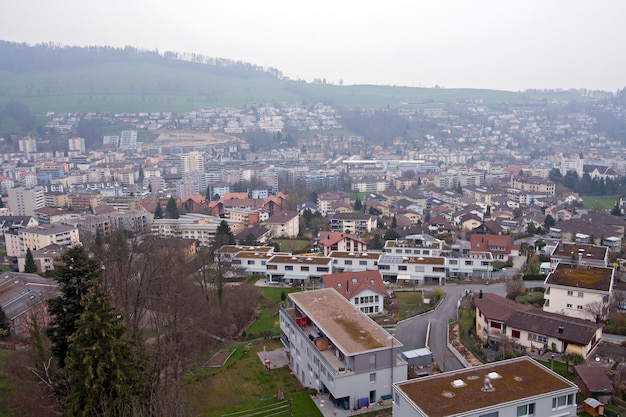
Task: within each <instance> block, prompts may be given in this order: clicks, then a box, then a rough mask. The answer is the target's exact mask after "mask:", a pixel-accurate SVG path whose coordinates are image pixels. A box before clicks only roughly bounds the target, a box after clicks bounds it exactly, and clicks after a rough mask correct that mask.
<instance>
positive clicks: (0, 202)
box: [0, 198, 4, 208]
mask: <svg viewBox="0 0 626 417" xmlns="http://www.w3.org/2000/svg"><path fill="white" fill-rule="evenodd" d="M0 208H4V203H3V202H2V198H0Z"/></svg>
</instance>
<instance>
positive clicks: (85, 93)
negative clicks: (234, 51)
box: [0, 41, 582, 113]
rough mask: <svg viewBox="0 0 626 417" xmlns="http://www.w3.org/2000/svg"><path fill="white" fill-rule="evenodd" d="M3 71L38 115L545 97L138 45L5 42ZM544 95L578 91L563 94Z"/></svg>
mask: <svg viewBox="0 0 626 417" xmlns="http://www.w3.org/2000/svg"><path fill="white" fill-rule="evenodd" d="M220 62H221V61H220ZM0 74H1V75H2V76H1V77H0V105H4V104H6V103H7V102H9V101H11V100H16V101H19V102H22V103H24V104H26V105H28V106H29V107H30V108H31V109H32V110H33V111H35V112H38V113H42V112H47V111H54V112H71V111H77V112H78V111H81V112H83V111H112V112H139V111H144V112H145V111H148V112H149V111H189V110H197V109H200V108H208V107H224V106H233V107H242V106H244V105H246V104H254V103H257V104H258V103H276V102H299V101H304V102H310V103H314V102H323V103H328V104H331V105H334V106H339V107H346V108H353V107H377V108H381V107H391V108H397V107H406V106H413V107H419V106H424V105H426V106H429V107H432V106H437V105H439V106H441V105H443V103H454V102H456V101H459V100H465V99H468V98H472V99H482V100H483V101H484V102H485V103H487V104H494V103H504V102H506V103H526V104H533V103H537V101H538V100H542V99H543V97H541V96H540V95H527V94H523V93H515V92H506V91H494V90H473V89H434V88H412V87H394V86H372V85H351V86H348V85H343V86H340V85H324V84H311V83H305V82H301V81H293V80H289V79H286V78H279V77H278V76H274V75H270V74H273V73H271V72H268V71H263V69H261V68H260V67H256V66H254V65H252V64H245V63H238V62H237V63H233V62H231V61H228V65H225V64H222V66H220V65H210V64H201V63H192V62H186V61H181V60H178V59H174V58H171V57H165V56H159V55H157V54H155V53H154V52H141V51H137V50H131V51H127V50H126V49H124V50H114V49H111V48H107V47H102V48H95V47H94V48H68V47H66V48H53V47H46V46H45V45H38V46H36V47H29V46H28V45H23V44H20V45H18V44H11V43H7V42H2V41H0ZM549 99H550V100H582V97H580V96H577V95H574V94H569V93H562V94H559V95H556V94H552V95H550V96H549Z"/></svg>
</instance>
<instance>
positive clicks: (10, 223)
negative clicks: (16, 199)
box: [0, 216, 39, 235]
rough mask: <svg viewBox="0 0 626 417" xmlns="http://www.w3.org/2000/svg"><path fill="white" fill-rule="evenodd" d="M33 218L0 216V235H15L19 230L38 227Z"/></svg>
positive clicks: (35, 219)
mask: <svg viewBox="0 0 626 417" xmlns="http://www.w3.org/2000/svg"><path fill="white" fill-rule="evenodd" d="M38 225H39V222H38V221H37V218H36V217H34V216H0V234H2V235H4V234H5V233H17V231H18V230H19V229H24V228H27V227H35V226H38Z"/></svg>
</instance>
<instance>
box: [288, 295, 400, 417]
mask: <svg viewBox="0 0 626 417" xmlns="http://www.w3.org/2000/svg"><path fill="white" fill-rule="evenodd" d="M289 299H290V301H291V302H292V304H293V306H292V307H291V308H287V309H285V308H283V307H281V309H280V312H279V316H280V329H281V332H282V336H281V340H282V341H283V343H284V344H285V347H286V349H287V350H288V352H289V366H290V368H291V369H292V371H293V373H294V375H296V377H297V378H298V379H299V380H300V382H301V383H302V385H303V386H304V387H307V388H312V389H315V390H318V391H320V392H324V393H328V394H329V399H330V401H329V402H328V407H329V408H330V409H331V410H332V407H340V408H343V409H350V410H351V409H355V408H361V407H363V406H365V407H366V406H368V405H369V404H371V403H375V402H377V401H381V400H382V399H383V398H387V397H389V396H390V395H391V392H392V384H394V383H396V382H399V381H404V380H406V378H407V363H406V361H404V360H403V359H402V358H401V356H400V350H401V347H402V343H400V342H399V341H398V340H397V339H395V338H394V337H393V336H391V335H390V334H389V333H387V331H386V330H385V329H383V328H382V327H380V326H379V325H378V324H376V323H375V322H374V321H373V320H371V319H370V318H369V317H368V316H367V315H366V314H365V313H363V312H362V311H360V310H359V309H358V308H357V307H356V306H355V305H354V304H351V303H350V301H348V300H347V299H346V298H344V297H343V296H342V295H340V294H339V293H338V292H337V291H336V290H335V289H332V288H326V289H320V290H314V291H305V292H297V293H291V294H289Z"/></svg>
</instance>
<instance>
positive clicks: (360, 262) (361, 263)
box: [359, 261, 367, 266]
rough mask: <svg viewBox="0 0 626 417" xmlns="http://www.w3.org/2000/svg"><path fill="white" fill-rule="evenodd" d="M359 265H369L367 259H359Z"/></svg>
mask: <svg viewBox="0 0 626 417" xmlns="http://www.w3.org/2000/svg"><path fill="white" fill-rule="evenodd" d="M359 265H361V266H367V261H359Z"/></svg>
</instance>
